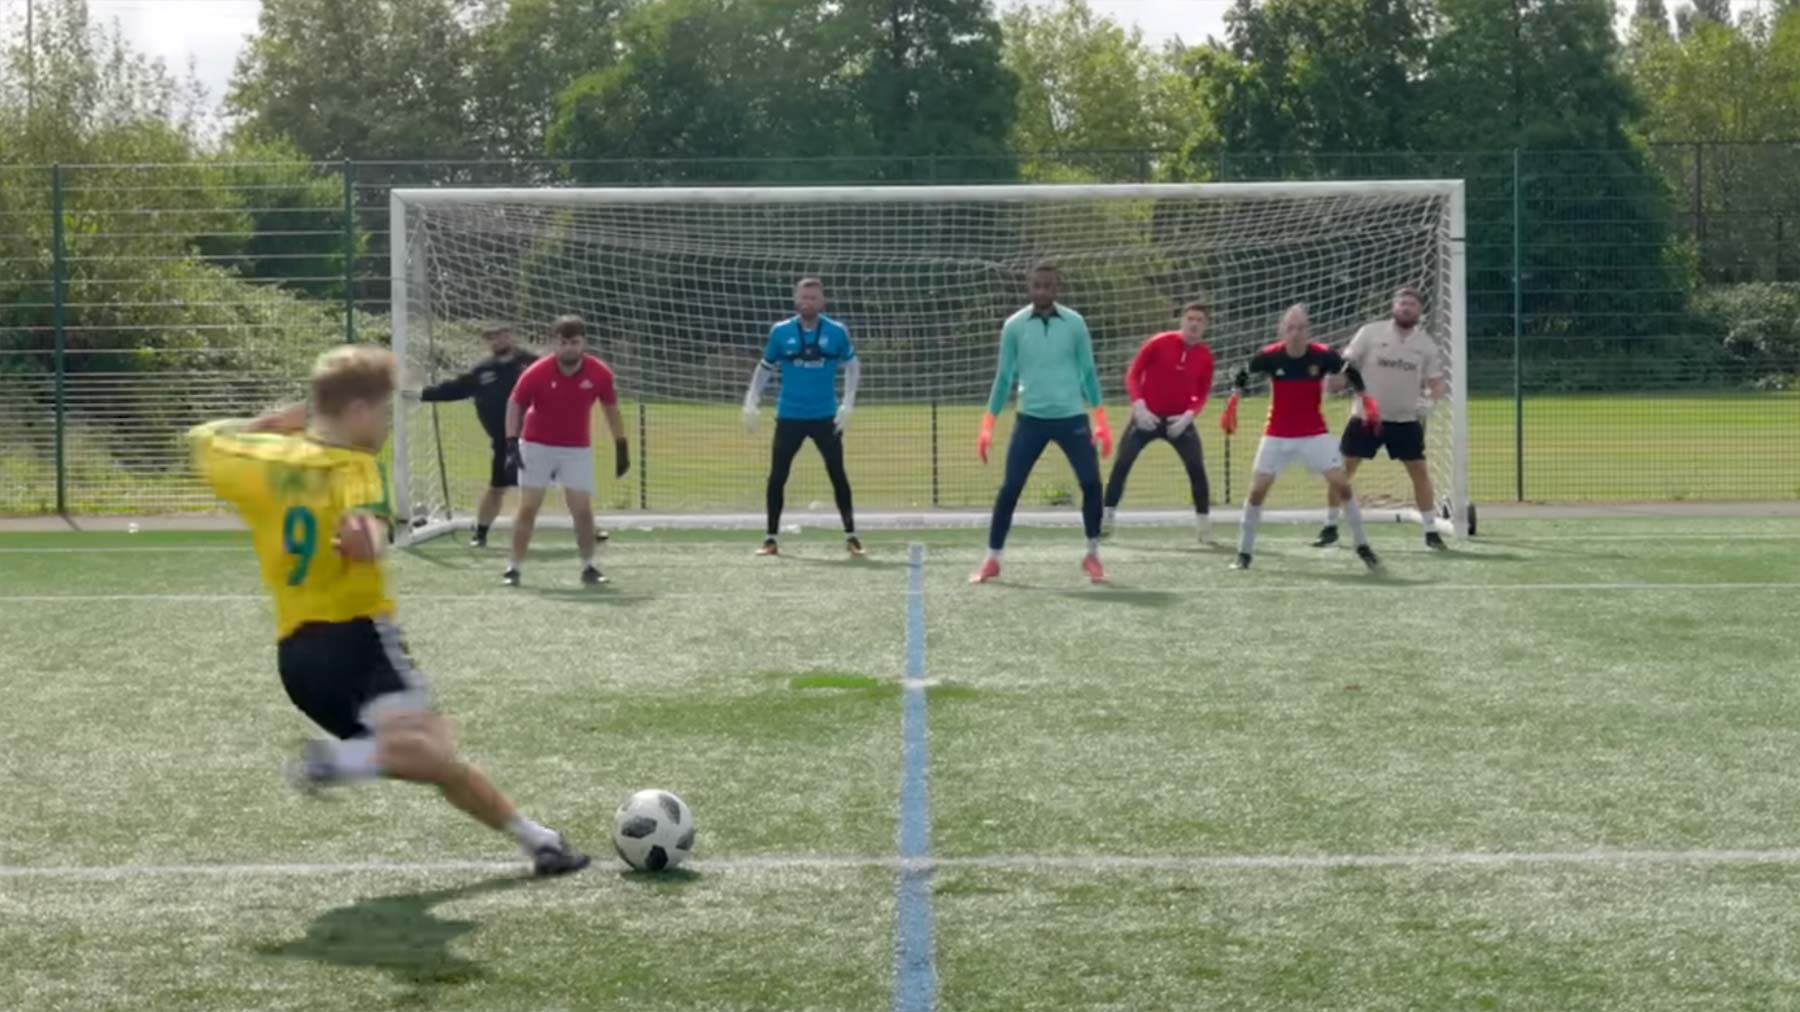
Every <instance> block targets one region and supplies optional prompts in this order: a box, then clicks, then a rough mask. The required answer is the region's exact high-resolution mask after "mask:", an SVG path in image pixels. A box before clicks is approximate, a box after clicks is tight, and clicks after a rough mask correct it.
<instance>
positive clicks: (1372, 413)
mask: <svg viewBox="0 0 1800 1012" xmlns="http://www.w3.org/2000/svg"><path fill="white" fill-rule="evenodd" d="M1362 415H1363V428H1366V429H1368V430H1369V434H1370V435H1371V436H1373V435H1379V434H1380V433H1381V405H1379V404H1376V403H1375V398H1374V397H1372V396H1370V395H1368V394H1363V399H1362Z"/></svg>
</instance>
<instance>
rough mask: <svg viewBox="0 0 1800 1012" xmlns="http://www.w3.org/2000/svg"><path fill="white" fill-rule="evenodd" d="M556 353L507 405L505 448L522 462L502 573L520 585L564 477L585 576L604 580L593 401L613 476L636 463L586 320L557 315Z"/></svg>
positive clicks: (535, 366) (523, 380)
mask: <svg viewBox="0 0 1800 1012" xmlns="http://www.w3.org/2000/svg"><path fill="white" fill-rule="evenodd" d="M550 340H551V345H552V354H550V355H546V356H545V357H543V358H540V359H538V360H537V361H536V362H534V363H532V365H531V367H530V368H528V369H526V370H525V371H524V372H523V373H521V374H520V375H519V382H518V383H517V384H516V385H515V386H514V387H513V392H512V398H511V399H510V400H509V401H508V402H507V405H506V452H507V455H508V457H509V458H510V463H512V464H513V465H514V466H517V467H518V469H519V512H518V515H516V516H515V517H514V518H513V539H512V558H511V560H510V561H509V562H508V563H507V566H506V573H505V575H503V576H502V577H501V581H502V582H503V583H505V584H506V585H507V586H509V587H517V586H518V585H519V566H520V564H521V563H522V562H523V561H524V559H525V550H526V549H527V548H530V547H531V532H532V529H533V528H534V527H535V526H536V525H537V514H538V509H539V508H540V507H542V506H543V505H544V493H545V492H546V491H548V490H549V488H550V485H551V483H552V482H554V483H556V484H558V485H561V486H562V490H563V498H564V499H565V500H567V501H568V504H569V519H571V520H573V521H574V522H575V543H576V545H577V546H579V547H580V549H581V582H582V583H587V584H595V583H605V582H606V577H605V576H602V575H601V573H600V569H599V567H598V566H596V565H594V540H595V537H594V503H593V495H594V448H593V446H592V439H591V436H590V426H589V424H588V422H589V418H590V416H591V414H592V411H593V405H594V402H595V401H599V402H600V410H601V411H603V412H604V413H605V414H606V427H607V429H608V430H610V431H611V432H612V437H613V476H614V477H615V478H617V477H623V476H624V475H625V472H626V471H629V470H630V469H631V450H630V447H629V446H628V445H627V444H626V442H625V422H624V420H623V419H621V418H620V417H619V394H618V391H617V389H616V388H615V387H614V385H613V374H612V370H611V369H608V368H607V367H606V363H604V362H602V361H600V360H599V359H598V358H595V357H594V356H592V355H589V354H588V353H587V324H585V323H583V322H582V319H581V317H579V316H559V317H557V319H556V322H555V323H553V324H551V325H550Z"/></svg>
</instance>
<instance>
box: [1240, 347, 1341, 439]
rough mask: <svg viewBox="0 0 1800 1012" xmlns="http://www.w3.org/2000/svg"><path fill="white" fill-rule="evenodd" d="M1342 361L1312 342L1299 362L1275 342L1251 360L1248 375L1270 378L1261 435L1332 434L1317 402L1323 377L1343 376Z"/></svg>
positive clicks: (1301, 435) (1322, 396)
mask: <svg viewBox="0 0 1800 1012" xmlns="http://www.w3.org/2000/svg"><path fill="white" fill-rule="evenodd" d="M1343 369H1344V358H1343V356H1341V355H1339V354H1338V353H1337V352H1335V351H1332V350H1331V349H1330V348H1329V347H1327V346H1326V345H1323V344H1319V343H1317V342H1314V343H1312V344H1309V345H1307V346H1306V351H1305V352H1303V353H1302V354H1301V355H1300V356H1299V357H1298V358H1296V357H1294V356H1293V355H1289V354H1288V353H1287V345H1284V344H1282V343H1281V342H1279V341H1277V342H1275V343H1274V344H1271V345H1269V346H1268V347H1267V348H1264V349H1263V350H1261V351H1259V352H1257V353H1256V355H1255V356H1254V357H1253V358H1251V359H1250V371H1251V372H1253V373H1256V372H1264V373H1268V374H1269V378H1270V380H1272V381H1273V382H1272V383H1271V384H1270V385H1271V387H1272V389H1271V391H1270V395H1269V424H1268V425H1267V426H1265V427H1264V428H1263V435H1265V436H1277V437H1280V438H1283V439H1304V438H1306V437H1307V436H1322V435H1324V434H1325V433H1327V432H1330V431H1331V427H1330V426H1328V425H1326V424H1325V412H1324V411H1322V410H1320V402H1321V400H1323V398H1324V396H1325V377H1326V376H1327V375H1329V374H1331V373H1335V372H1342V371H1343Z"/></svg>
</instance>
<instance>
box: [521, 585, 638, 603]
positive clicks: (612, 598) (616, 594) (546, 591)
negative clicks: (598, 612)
mask: <svg viewBox="0 0 1800 1012" xmlns="http://www.w3.org/2000/svg"><path fill="white" fill-rule="evenodd" d="M521 589H522V590H524V591H525V593H527V594H529V595H531V596H532V597H536V598H541V599H543V600H548V601H568V602H572V603H576V604H592V605H612V606H614V607H621V608H622V607H630V606H636V605H644V604H650V603H652V602H655V601H657V600H658V599H660V598H661V597H662V595H661V594H659V593H657V592H656V591H653V590H632V589H630V588H629V587H620V586H619V585H618V584H613V583H607V584H602V585H600V586H598V587H533V586H531V585H530V584H526V585H525V586H524V587H523V588H521Z"/></svg>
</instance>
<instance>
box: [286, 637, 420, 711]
mask: <svg viewBox="0 0 1800 1012" xmlns="http://www.w3.org/2000/svg"><path fill="white" fill-rule="evenodd" d="M276 656H277V657H278V659H279V664H280V667H281V684H282V686H283V687H285V688H286V689H287V694H288V698H289V699H291V700H293V701H294V705H295V706H297V707H299V708H300V712H301V713H304V714H306V715H307V716H308V717H311V718H312V721H313V723H315V724H317V725H319V726H320V727H322V728H324V729H325V730H327V731H329V732H331V733H332V734H333V735H335V736H337V737H339V738H358V737H362V736H365V735H368V734H371V733H373V730H374V729H373V728H372V727H371V726H370V724H369V722H368V721H369V718H368V715H367V713H366V711H367V709H368V707H369V704H370V703H373V702H374V701H375V700H377V699H380V698H382V697H383V696H392V697H394V698H393V699H392V700H391V703H392V704H399V705H403V706H405V707H406V708H408V709H423V708H424V707H425V706H426V705H427V698H426V691H425V679H424V676H422V675H420V674H419V673H418V672H417V671H415V670H413V666H412V658H410V657H408V656H407V654H406V644H405V643H402V642H401V641H400V630H399V629H398V628H396V627H395V625H394V624H393V623H392V622H389V621H387V620H386V619H374V618H359V619H352V620H351V621H349V622H314V623H310V624H308V625H303V626H301V627H300V628H298V629H296V630H294V631H293V632H292V633H289V634H288V637H287V638H286V639H284V640H282V641H281V643H280V644H279V645H278V646H277V647H276Z"/></svg>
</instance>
